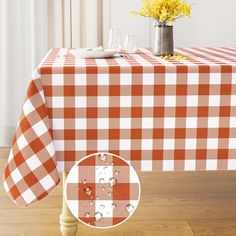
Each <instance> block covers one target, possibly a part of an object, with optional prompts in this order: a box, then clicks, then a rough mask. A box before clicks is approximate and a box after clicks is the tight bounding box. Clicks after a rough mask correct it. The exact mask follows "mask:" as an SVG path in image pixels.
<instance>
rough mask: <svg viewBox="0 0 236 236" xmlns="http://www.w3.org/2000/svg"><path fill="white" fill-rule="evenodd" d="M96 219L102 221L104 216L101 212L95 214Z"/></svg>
mask: <svg viewBox="0 0 236 236" xmlns="http://www.w3.org/2000/svg"><path fill="white" fill-rule="evenodd" d="M94 217H95V219H96V221H99V220H101V219H102V217H103V215H102V213H101V212H99V211H97V212H95V215H94Z"/></svg>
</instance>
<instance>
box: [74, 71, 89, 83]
mask: <svg viewBox="0 0 236 236" xmlns="http://www.w3.org/2000/svg"><path fill="white" fill-rule="evenodd" d="M86 84H87V75H86V74H75V85H79V86H82V85H86Z"/></svg>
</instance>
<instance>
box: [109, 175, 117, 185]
mask: <svg viewBox="0 0 236 236" xmlns="http://www.w3.org/2000/svg"><path fill="white" fill-rule="evenodd" d="M116 183H117V180H116V179H115V178H113V177H112V178H110V179H109V184H110V185H111V186H114V185H116Z"/></svg>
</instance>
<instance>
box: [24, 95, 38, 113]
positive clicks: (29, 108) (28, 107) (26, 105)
mask: <svg viewBox="0 0 236 236" xmlns="http://www.w3.org/2000/svg"><path fill="white" fill-rule="evenodd" d="M34 110H35V108H34V106H33V105H32V103H31V101H30V100H29V99H27V101H26V102H25V103H24V105H23V112H24V114H25V116H27V115H29V114H30V113H31V112H32V111H34Z"/></svg>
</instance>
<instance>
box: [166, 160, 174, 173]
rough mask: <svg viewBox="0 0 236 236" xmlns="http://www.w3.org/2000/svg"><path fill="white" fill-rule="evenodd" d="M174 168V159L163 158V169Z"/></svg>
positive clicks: (170, 169) (169, 169) (171, 169)
mask: <svg viewBox="0 0 236 236" xmlns="http://www.w3.org/2000/svg"><path fill="white" fill-rule="evenodd" d="M173 170H174V161H173V160H164V161H163V171H173Z"/></svg>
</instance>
